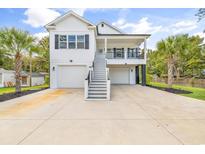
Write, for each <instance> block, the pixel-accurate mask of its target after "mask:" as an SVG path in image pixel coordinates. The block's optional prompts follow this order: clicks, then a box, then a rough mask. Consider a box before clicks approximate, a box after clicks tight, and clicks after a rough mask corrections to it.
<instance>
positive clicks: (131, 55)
mask: <svg viewBox="0 0 205 154" xmlns="http://www.w3.org/2000/svg"><path fill="white" fill-rule="evenodd" d="M148 37H149V35H138V34H116V35H113V34H112V35H108V34H106V35H100V36H98V37H97V42H96V48H97V52H100V53H104V54H105V57H106V62H107V65H108V67H116V69H115V72H116V74H117V75H115V74H114V75H113V73H112V72H111V71H112V69H113V68H112V69H111V70H110V73H111V75H113V76H116V77H117V76H121V77H124V78H126V79H130V82H129V83H130V84H139V83H141V84H142V85H143V86H145V85H146V52H147V38H148ZM131 66H132V67H131ZM124 67H127V68H128V70H127V71H122V69H123V68H124ZM117 68H118V69H117ZM120 68H121V69H120ZM113 70H114V69H113ZM117 70H119V71H121V72H123V73H120V72H119V71H117ZM133 73H134V75H133ZM125 74H127V77H126V75H125ZM140 76H141V77H140ZM131 78H132V79H131ZM133 78H134V79H133ZM111 80H112V79H111ZM133 80H134V81H133ZM124 81H125V80H124ZM128 81H129V80H128ZM111 82H113V81H111ZM121 83H123V82H121Z"/></svg>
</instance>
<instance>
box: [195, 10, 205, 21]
mask: <svg viewBox="0 0 205 154" xmlns="http://www.w3.org/2000/svg"><path fill="white" fill-rule="evenodd" d="M195 15H196V16H197V17H198V20H199V21H200V20H202V19H204V18H205V8H200V9H199V10H198V12H197V13H196V14H195Z"/></svg>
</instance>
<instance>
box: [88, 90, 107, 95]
mask: <svg viewBox="0 0 205 154" xmlns="http://www.w3.org/2000/svg"><path fill="white" fill-rule="evenodd" d="M88 95H107V91H88Z"/></svg>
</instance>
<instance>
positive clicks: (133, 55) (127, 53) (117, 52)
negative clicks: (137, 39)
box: [106, 48, 144, 59]
mask: <svg viewBox="0 0 205 154" xmlns="http://www.w3.org/2000/svg"><path fill="white" fill-rule="evenodd" d="M106 58H107V59H144V53H143V52H141V51H140V50H139V49H135V48H128V49H127V50H124V48H118V49H117V48H114V49H108V50H107V53H106Z"/></svg>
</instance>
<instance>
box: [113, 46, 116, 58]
mask: <svg viewBox="0 0 205 154" xmlns="http://www.w3.org/2000/svg"><path fill="white" fill-rule="evenodd" d="M113 51H114V58H115V57H116V48H113Z"/></svg>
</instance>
